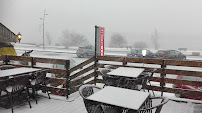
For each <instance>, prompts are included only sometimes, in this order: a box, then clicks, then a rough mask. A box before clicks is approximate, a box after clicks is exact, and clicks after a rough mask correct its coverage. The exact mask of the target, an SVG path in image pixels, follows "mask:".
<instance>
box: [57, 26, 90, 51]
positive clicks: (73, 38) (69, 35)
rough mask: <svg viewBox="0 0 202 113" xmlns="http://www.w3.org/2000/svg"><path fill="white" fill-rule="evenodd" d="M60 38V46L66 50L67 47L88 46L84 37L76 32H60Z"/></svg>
mask: <svg viewBox="0 0 202 113" xmlns="http://www.w3.org/2000/svg"><path fill="white" fill-rule="evenodd" d="M62 37H63V39H62V40H61V41H62V42H61V44H62V45H64V46H65V47H66V48H68V47H69V46H86V45H89V42H88V40H87V39H86V38H85V36H84V35H81V34H79V33H76V32H69V31H68V30H65V31H63V32H62Z"/></svg>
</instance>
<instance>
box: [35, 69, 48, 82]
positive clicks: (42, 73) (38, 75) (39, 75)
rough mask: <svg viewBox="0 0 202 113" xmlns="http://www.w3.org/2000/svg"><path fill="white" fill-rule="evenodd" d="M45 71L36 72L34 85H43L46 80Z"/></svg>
mask: <svg viewBox="0 0 202 113" xmlns="http://www.w3.org/2000/svg"><path fill="white" fill-rule="evenodd" d="M46 73H47V71H46V70H42V71H38V72H36V83H35V85H39V84H43V83H44V82H45V79H46Z"/></svg>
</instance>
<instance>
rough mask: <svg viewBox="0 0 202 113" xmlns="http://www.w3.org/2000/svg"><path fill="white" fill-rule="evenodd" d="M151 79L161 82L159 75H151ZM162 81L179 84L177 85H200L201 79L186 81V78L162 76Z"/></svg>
mask: <svg viewBox="0 0 202 113" xmlns="http://www.w3.org/2000/svg"><path fill="white" fill-rule="evenodd" d="M151 80H152V81H155V82H161V78H160V77H153V78H151ZM164 83H172V84H179V85H190V86H198V87H202V82H201V81H188V80H179V79H170V78H164Z"/></svg>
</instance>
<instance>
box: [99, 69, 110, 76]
mask: <svg viewBox="0 0 202 113" xmlns="http://www.w3.org/2000/svg"><path fill="white" fill-rule="evenodd" d="M108 72H110V69H106V68H103V69H100V73H101V74H102V75H106V74H107V73H108Z"/></svg>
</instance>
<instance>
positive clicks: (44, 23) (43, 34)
mask: <svg viewBox="0 0 202 113" xmlns="http://www.w3.org/2000/svg"><path fill="white" fill-rule="evenodd" d="M46 15H48V14H46V9H45V10H44V14H43V18H40V19H41V20H43V50H44V31H45V27H44V26H45V22H44V21H45V16H46Z"/></svg>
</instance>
